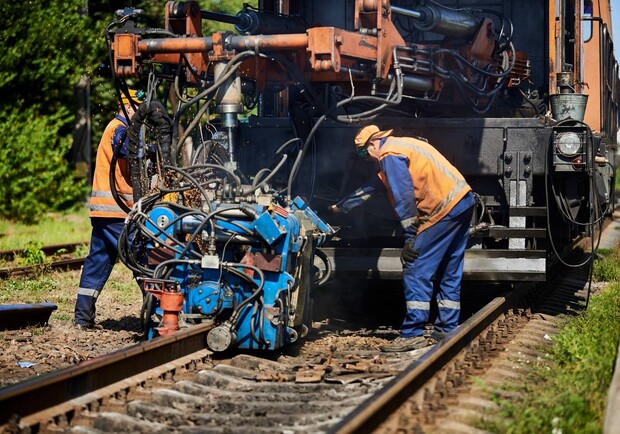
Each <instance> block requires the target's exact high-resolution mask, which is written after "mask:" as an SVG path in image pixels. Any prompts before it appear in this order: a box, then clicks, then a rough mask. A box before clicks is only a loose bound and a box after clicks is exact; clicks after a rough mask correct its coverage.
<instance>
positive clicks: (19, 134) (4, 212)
mask: <svg viewBox="0 0 620 434" xmlns="http://www.w3.org/2000/svg"><path fill="white" fill-rule="evenodd" d="M0 116H2V119H3V122H2V123H1V124H0V137H1V138H2V139H0V140H1V141H2V142H4V144H3V145H2V146H0V197H2V198H3V200H2V201H0V215H1V216H3V217H6V218H9V219H13V220H20V221H23V222H29V223H34V222H36V221H38V220H39V219H40V217H41V216H42V215H43V214H44V213H46V212H48V211H50V210H57V209H63V208H67V207H69V206H71V205H73V204H75V203H77V202H79V201H81V200H83V199H84V198H85V197H86V194H87V191H86V186H85V185H84V182H83V181H81V180H78V179H77V178H76V177H75V176H74V175H73V173H72V171H71V169H70V167H69V165H68V163H67V162H66V160H65V159H64V155H65V154H66V153H67V152H68V151H69V149H70V148H71V137H70V136H61V135H59V131H60V130H61V128H63V127H64V126H65V125H66V124H67V120H68V118H69V111H68V110H59V111H57V112H56V113H55V114H53V115H48V116H39V111H38V108H37V106H29V107H26V108H21V107H20V106H19V105H18V106H16V107H15V108H14V109H12V110H11V109H9V110H8V112H7V111H5V112H4V113H0Z"/></svg>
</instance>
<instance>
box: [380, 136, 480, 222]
mask: <svg viewBox="0 0 620 434" xmlns="http://www.w3.org/2000/svg"><path fill="white" fill-rule="evenodd" d="M388 155H391V156H401V155H402V156H404V157H406V158H407V160H408V162H409V174H410V175H411V180H412V181H413V188H414V196H415V203H416V207H417V209H418V219H417V222H416V223H417V226H418V231H417V232H418V233H420V232H422V231H423V230H425V229H428V228H429V227H431V226H432V225H433V224H435V223H437V222H438V221H439V220H441V219H442V218H443V217H445V216H446V215H447V214H448V213H449V212H450V210H451V209H452V208H454V206H455V205H456V204H457V203H458V202H459V201H460V200H461V199H462V198H463V197H464V196H465V195H466V194H467V193H468V192H469V191H471V187H470V186H469V184H467V182H466V181H465V178H463V175H461V173H460V172H459V171H458V170H457V169H456V168H455V167H454V166H453V165H452V164H450V162H449V161H448V160H447V159H446V158H445V157H444V156H443V155H441V153H439V151H437V150H436V149H435V148H434V147H432V146H431V145H430V144H428V143H427V142H425V141H423V140H419V139H415V138H412V137H388V138H387V139H386V141H385V142H384V143H383V145H382V146H381V148H380V154H379V160H381V159H383V158H385V157H386V156H388ZM379 177H380V178H381V180H382V181H383V183H384V184H385V187H386V190H387V191H388V197H389V199H390V201H391V203H392V206H393V205H394V198H393V196H392V192H391V191H390V186H389V184H388V182H387V178H386V176H385V173H383V172H380V173H379ZM401 224H404V222H401Z"/></svg>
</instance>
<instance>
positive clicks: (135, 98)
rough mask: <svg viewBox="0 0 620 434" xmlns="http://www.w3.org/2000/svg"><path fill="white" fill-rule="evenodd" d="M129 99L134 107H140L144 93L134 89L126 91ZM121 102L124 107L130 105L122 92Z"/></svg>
mask: <svg viewBox="0 0 620 434" xmlns="http://www.w3.org/2000/svg"><path fill="white" fill-rule="evenodd" d="M128 93H129V97H130V98H131V102H132V103H133V104H136V105H140V104H142V103H143V102H144V98H145V96H146V95H144V92H143V91H141V90H136V89H128ZM121 102H122V103H123V104H124V105H127V104H130V102H129V98H128V97H127V95H125V93H124V92H121Z"/></svg>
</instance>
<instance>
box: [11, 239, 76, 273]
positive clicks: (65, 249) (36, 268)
mask: <svg viewBox="0 0 620 434" xmlns="http://www.w3.org/2000/svg"><path fill="white" fill-rule="evenodd" d="M86 245H88V243H67V244H55V245H50V246H43V247H41V248H40V250H41V251H42V252H43V253H44V254H45V255H46V256H47V257H49V256H53V255H57V254H58V253H59V252H62V253H61V254H60V256H68V255H70V254H72V253H74V252H76V251H77V250H78V248H80V247H83V246H86ZM24 254H25V251H24V250H23V249H15V250H2V251H0V260H1V261H5V262H11V261H15V259H16V258H17V257H19V256H23V255H24ZM85 259H86V258H66V257H65V258H61V259H58V260H55V261H52V262H48V263H43V264H36V265H29V266H16V267H14V266H11V267H7V268H0V279H8V278H10V277H24V276H30V275H33V274H37V273H41V272H42V271H45V270H54V271H66V270H78V269H80V268H81V267H82V265H84V260H85Z"/></svg>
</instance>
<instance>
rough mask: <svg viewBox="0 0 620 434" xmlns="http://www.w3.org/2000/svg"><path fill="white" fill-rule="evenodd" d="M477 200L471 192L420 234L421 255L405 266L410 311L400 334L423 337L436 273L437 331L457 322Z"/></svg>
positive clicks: (454, 326)
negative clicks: (471, 225)
mask: <svg viewBox="0 0 620 434" xmlns="http://www.w3.org/2000/svg"><path fill="white" fill-rule="evenodd" d="M474 202H475V199H474V196H473V194H472V193H468V194H467V195H466V196H465V197H463V199H461V200H460V201H459V203H458V204H457V205H456V206H455V207H454V208H453V209H452V211H450V213H448V214H447V215H446V216H445V217H444V218H442V219H441V220H440V221H438V222H437V223H435V224H434V225H432V226H431V227H429V228H428V229H426V230H424V231H422V232H421V233H420V234H419V235H418V236H417V238H416V240H415V243H414V249H415V250H416V251H417V252H418V253H419V256H418V258H417V259H416V260H415V261H413V262H406V263H405V264H404V266H403V285H404V288H405V300H406V302H407V314H406V316H405V320H404V322H403V325H402V327H401V330H400V334H401V336H403V337H413V336H422V334H423V333H424V326H425V325H426V324H427V323H428V321H429V314H430V308H431V300H432V298H433V276H435V281H436V282H437V284H438V287H439V288H438V292H437V305H438V308H439V309H438V310H439V315H438V317H437V320H436V321H435V330H436V331H437V332H440V333H448V332H450V331H452V330H454V329H455V328H456V326H457V325H458V322H459V315H460V311H461V304H460V300H461V277H462V275H463V263H464V258H465V247H466V246H467V240H468V238H469V225H470V221H471V217H472V213H473V209H474V208H473V205H474Z"/></svg>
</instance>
